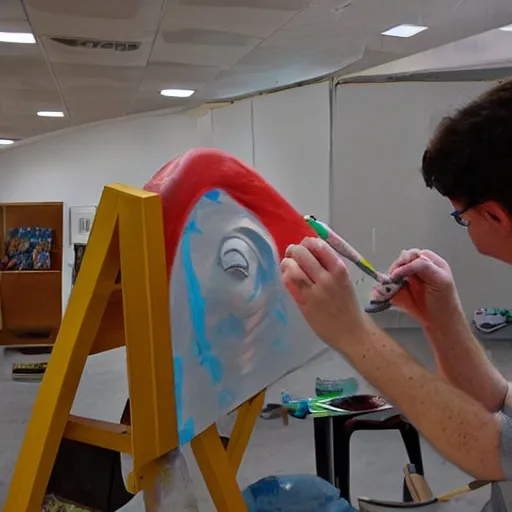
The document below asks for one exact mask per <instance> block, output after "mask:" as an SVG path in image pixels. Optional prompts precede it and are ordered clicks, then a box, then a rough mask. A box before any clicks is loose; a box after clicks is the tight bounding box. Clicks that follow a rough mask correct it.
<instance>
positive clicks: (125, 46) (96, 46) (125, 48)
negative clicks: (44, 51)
mask: <svg viewBox="0 0 512 512" xmlns="http://www.w3.org/2000/svg"><path fill="white" fill-rule="evenodd" d="M51 40H52V41H55V42H56V43H59V44H63V45H64V46H69V47H71V48H85V49H87V50H110V51H113V52H134V51H136V50H138V49H139V48H140V45H141V43H138V42H132V41H100V40H98V39H75V38H72V37H52V38H51Z"/></svg>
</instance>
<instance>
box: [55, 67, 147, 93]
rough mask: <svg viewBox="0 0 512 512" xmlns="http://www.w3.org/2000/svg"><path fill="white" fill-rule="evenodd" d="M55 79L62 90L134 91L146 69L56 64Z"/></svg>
mask: <svg viewBox="0 0 512 512" xmlns="http://www.w3.org/2000/svg"><path fill="white" fill-rule="evenodd" d="M52 67H53V71H54V73H55V77H56V79H57V81H58V83H59V85H60V87H62V88H74V87H76V88H81V89H90V90H91V91H94V90H96V89H98V88H100V89H116V90H117V89H127V88H129V89H133V88H137V87H138V84H139V83H140V81H141V79H142V76H143V73H144V69H143V68H140V67H135V68H132V67H115V66H83V65H81V64H54V65H53V66H52Z"/></svg>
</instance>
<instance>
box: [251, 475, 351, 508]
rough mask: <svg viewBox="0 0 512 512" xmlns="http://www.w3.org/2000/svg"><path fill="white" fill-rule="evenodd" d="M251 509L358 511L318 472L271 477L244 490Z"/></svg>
mask: <svg viewBox="0 0 512 512" xmlns="http://www.w3.org/2000/svg"><path fill="white" fill-rule="evenodd" d="M243 496H244V500H245V503H246V505H247V509H248V511H249V512H357V511H356V509H355V508H353V507H352V506H351V505H350V503H348V502H347V501H346V500H344V499H343V498H341V497H340V492H339V490H338V489H336V488H335V487H333V486H332V485H331V484H330V483H328V482H326V481H325V480H323V479H321V478H319V477H317V476H315V475H283V476H268V477H266V478H262V479H261V480H258V481H257V482H255V483H253V484H252V485H250V486H249V487H247V489H245V490H244V492H243Z"/></svg>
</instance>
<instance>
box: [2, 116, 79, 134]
mask: <svg viewBox="0 0 512 512" xmlns="http://www.w3.org/2000/svg"><path fill="white" fill-rule="evenodd" d="M67 127H69V121H68V120H66V119H62V118H43V117H37V116H32V115H23V114H19V113H18V114H12V115H2V116H1V118H0V137H2V138H3V137H5V138H12V139H26V138H29V137H35V136H36V135H42V134H43V133H48V132H51V131H54V130H61V129H63V128H67Z"/></svg>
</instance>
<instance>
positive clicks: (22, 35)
mask: <svg viewBox="0 0 512 512" xmlns="http://www.w3.org/2000/svg"><path fill="white" fill-rule="evenodd" d="M35 42H36V38H35V37H34V35H33V34H31V33H30V32H0V43H20V44H34V43H35Z"/></svg>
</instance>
